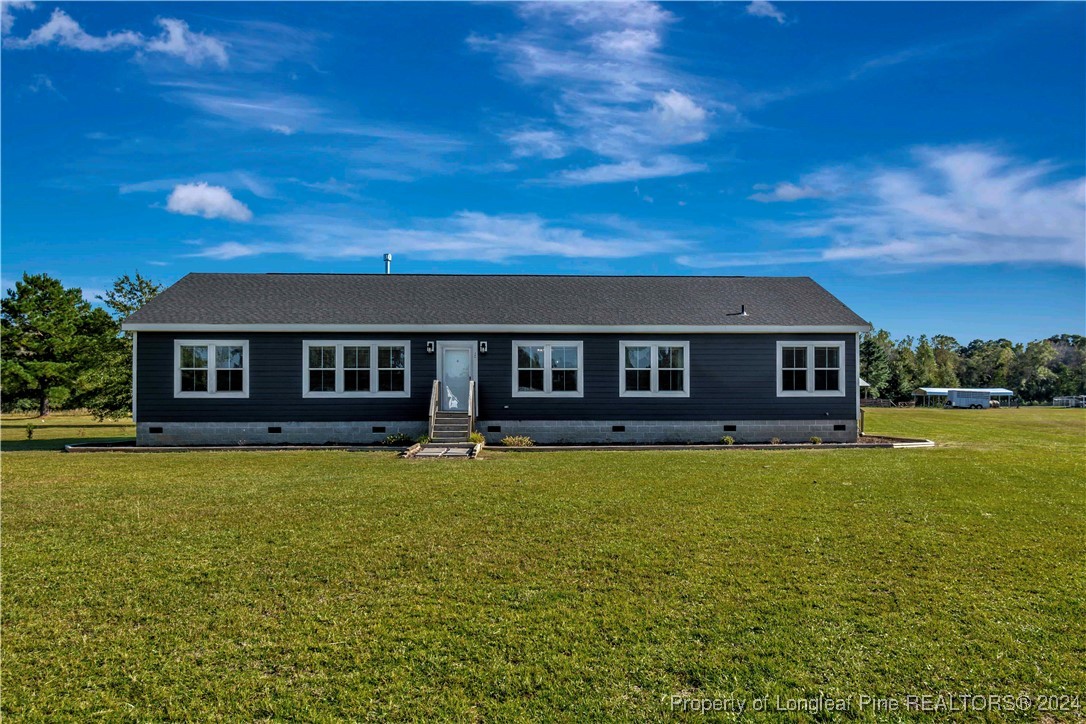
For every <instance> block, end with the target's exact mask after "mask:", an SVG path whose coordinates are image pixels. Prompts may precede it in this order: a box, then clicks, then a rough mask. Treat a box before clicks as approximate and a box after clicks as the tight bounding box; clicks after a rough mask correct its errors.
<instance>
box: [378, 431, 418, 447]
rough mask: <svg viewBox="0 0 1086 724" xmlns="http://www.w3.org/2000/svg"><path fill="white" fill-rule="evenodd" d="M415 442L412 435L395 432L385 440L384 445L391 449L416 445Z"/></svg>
mask: <svg viewBox="0 0 1086 724" xmlns="http://www.w3.org/2000/svg"><path fill="white" fill-rule="evenodd" d="M414 442H415V441H414V440H413V439H412V438H411V436H410V435H408V434H406V433H402V432H394V433H392V434H391V435H389V436H388V437H386V438H385V441H384V443H383V444H385V445H388V446H389V447H406V446H408V445H412V444H414Z"/></svg>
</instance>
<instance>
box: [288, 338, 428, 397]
mask: <svg viewBox="0 0 1086 724" xmlns="http://www.w3.org/2000/svg"><path fill="white" fill-rule="evenodd" d="M410 361H411V345H410V343H408V342H405V341H370V340H343V341H326V340H307V341H306V342H303V343H302V364H303V370H302V372H303V374H302V396H303V397H410V396H411V382H410V374H411V373H410Z"/></svg>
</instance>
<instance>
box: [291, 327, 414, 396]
mask: <svg viewBox="0 0 1086 724" xmlns="http://www.w3.org/2000/svg"><path fill="white" fill-rule="evenodd" d="M310 347H335V348H336V389H335V391H334V392H310V390H309V348H310ZM344 347H369V348H370V389H369V390H367V391H354V390H352V391H350V392H348V391H346V390H344V389H343V348H344ZM378 347H403V348H404V353H403V391H402V392H400V391H388V390H386V391H381V392H379V391H378V390H377V377H378V375H377V348H378ZM410 396H411V340H408V339H306V340H302V397H305V398H310V397H312V398H318V399H320V398H324V399H328V398H339V397H410Z"/></svg>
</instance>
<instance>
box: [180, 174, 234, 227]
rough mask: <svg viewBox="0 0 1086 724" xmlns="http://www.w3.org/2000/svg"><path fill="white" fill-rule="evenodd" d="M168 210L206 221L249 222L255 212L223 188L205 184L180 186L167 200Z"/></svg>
mask: <svg viewBox="0 0 1086 724" xmlns="http://www.w3.org/2000/svg"><path fill="white" fill-rule="evenodd" d="M166 210H167V211H170V212H173V213H175V214H185V215H187V216H202V217H204V218H205V219H232V220H234V221H249V220H250V219H252V218H253V212H252V211H250V210H249V207H248V206H246V205H245V204H243V203H241V202H240V201H238V200H237V199H235V198H234V197H233V195H232V194H231V193H230V191H229V190H228V189H226V188H224V187H222V186H209V185H207V183H205V182H200V183H194V184H179V185H178V186H176V187H174V190H173V193H171V194H170V197H169V198H168V199H167V200H166Z"/></svg>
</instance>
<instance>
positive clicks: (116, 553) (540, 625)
mask: <svg viewBox="0 0 1086 724" xmlns="http://www.w3.org/2000/svg"><path fill="white" fill-rule="evenodd" d="M867 419H868V431H869V432H871V433H876V434H880V433H881V434H887V435H905V436H916V437H929V438H932V439H935V440H936V441H937V442H938V443H939V446H938V447H937V448H935V449H915V450H887V449H870V450H838V451H832V450H810V451H798V450H768V451H744V450H731V451H728V450H725V451H677V452H648V451H646V452H595V453H593V452H562V453H502V452H498V451H487V452H485V453H484V456H483V458H482V459H480V460H477V461H405V460H400V459H397V458H396V457H395V455H394V454H392V453H383V452H381V453H349V452H336V451H306V452H225V453H223V452H219V453H215V452H207V453H177V454H127V455H126V454H119V453H109V454H81V455H70V454H64V453H60V452H56V451H55V450H37V451H33V450H32V451H20V450H23V449H25V448H26V447H28V446H31V447H39V446H40V447H48V446H50V445H52V446H54V447H55V446H56V445H58V444H60V442H61V441H70V440H72V439H90V438H93V437H96V436H102V437H124V436H125V435H131V432H130V431H131V426H130V423H129V424H127V425H126V426H123V427H110V428H98V427H97V426H95V425H94V424H93V423H91V422H89V421H88V420H86V419H85V418H78V417H56V418H53V419H51V420H50V421H48V422H44V423H42V427H39V429H38V430H37V431H36V433H35V437H34V440H33V441H31V442H30V443H28V442H27V441H26V439H25V437H26V436H25V431H24V429H23V427H24V426H25V423H26V421H25V420H18V419H11V418H5V419H4V421H3V447H4V449H5V451H6V454H5V455H4V456H3V490H2V501H0V502H2V506H3V508H2V516H3V518H2V524H3V540H2V553H3V579H2V586H3V590H2V594H3V609H2V625H3V660H2V673H3V680H2V685H3V686H2V693H0V698H2V702H0V704H2V713H3V715H4V716H5V717H10V718H11V719H12V720H16V719H40V718H43V717H51V718H55V719H71V718H85V717H91V716H94V717H99V718H104V719H107V720H112V719H139V720H161V719H168V718H185V719H191V720H208V719H220V720H221V719H228V720H252V719H265V718H268V719H294V720H299V719H305V720H310V719H316V720H333V719H340V718H354V719H363V718H389V717H391V718H399V719H433V718H443V719H450V718H456V719H469V720H470V719H485V720H493V719H499V720H505V719H517V720H536V721H538V720H553V719H559V720H569V721H574V720H585V719H599V718H607V719H624V720H646V719H662V718H668V717H670V716H672V715H673V714H674V713H673V712H672V711H671V710H670V703H669V701H670V697H671V696H672V695H675V694H678V695H682V696H689V697H698V698H700V697H739V698H742V699H745V700H748V701H749V700H751V699H752V698H754V697H760V696H764V695H769V696H770V697H771V702H772V701H774V699H773V697H775V696H777V695H780V696H781V697H782V699H784V698H799V697H811V696H817V695H818V694H819V692H825V693H826V694H827V695H829V696H835V697H845V696H849V695H851V696H853V697H854V700H853V703H854V704H855V701H856V699H855V697H858V696H859V695H861V694H867V695H873V696H879V697H902V698H903V697H904V696H906V695H908V694H938V693H950V694H960V693H979V694H990V693H991V694H1015V695H1017V694H1029V695H1032V696H1038V695H1043V694H1079V695H1081V697H1082V698H1081V703H1082V704H1083V705H1084V706H1086V454H1084V453H1086V411H1083V410H1052V409H1039V408H1034V409H1020V410H991V411H943V410H883V409H878V410H870V411H868V418H867ZM54 425H56V427H54ZM80 431H83V432H82V434H81V433H80ZM50 441H54V442H50ZM771 705H772V704H771ZM852 713H853V714H854V715H856V714H857V713H856V712H855V710H854V711H853V712H852ZM691 716H693V715H691ZM748 716H749V715H748ZM776 716H777V715H776V714H774V715H773V718H776ZM859 716H861V718H865V717H868V716H870V713H869V712H864V713H860V714H859ZM884 716H886V715H879V716H878V718H884ZM890 716H892V717H898V718H900V717H902V714H900V713H898V714H895V715H890ZM930 716H931V717H932V718H940V719H941V718H943V716H942V715H940V714H931V715H930ZM1020 716H1021V717H1022V718H1025V719H1029V720H1033V719H1037V718H1040V717H1041V714H1040V713H1038V712H1036V711H1029V712H1024V713H1021V714H1020ZM1075 716H1076V714H1075V712H1072V711H1064V712H1062V713H1056V714H1055V715H1054V720H1067V719H1072V718H1074V717H1075ZM958 717H959V718H962V719H972V718H973V716H972V715H969V714H959V715H958ZM798 718H806V717H804V716H803V715H801V716H800V717H798ZM994 718H1000V717H998V716H996V717H994Z"/></svg>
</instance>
